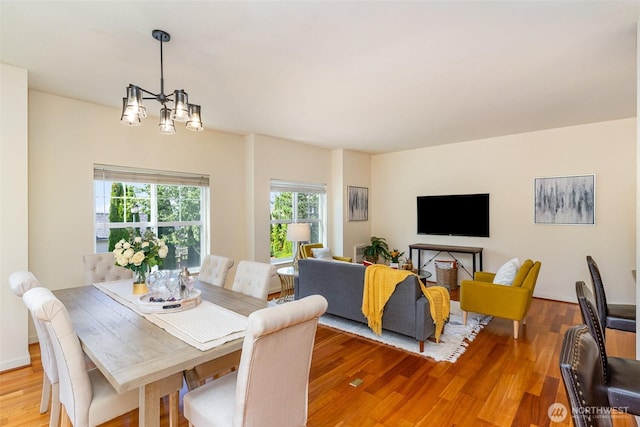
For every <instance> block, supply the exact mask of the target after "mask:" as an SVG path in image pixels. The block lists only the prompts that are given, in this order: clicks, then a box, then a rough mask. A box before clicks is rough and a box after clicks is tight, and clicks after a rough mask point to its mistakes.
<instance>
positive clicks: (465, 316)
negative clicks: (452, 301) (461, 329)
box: [462, 311, 467, 326]
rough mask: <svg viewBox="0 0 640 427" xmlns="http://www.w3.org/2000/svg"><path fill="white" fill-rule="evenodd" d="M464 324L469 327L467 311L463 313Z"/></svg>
mask: <svg viewBox="0 0 640 427" xmlns="http://www.w3.org/2000/svg"><path fill="white" fill-rule="evenodd" d="M462 324H463V325H464V326H467V312H466V311H463V312H462Z"/></svg>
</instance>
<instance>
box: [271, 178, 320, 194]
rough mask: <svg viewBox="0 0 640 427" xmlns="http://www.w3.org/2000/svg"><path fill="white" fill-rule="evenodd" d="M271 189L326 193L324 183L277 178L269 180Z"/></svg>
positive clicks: (276, 190) (290, 191)
mask: <svg viewBox="0 0 640 427" xmlns="http://www.w3.org/2000/svg"><path fill="white" fill-rule="evenodd" d="M271 191H273V192H281V193H285V192H289V193H316V194H326V193H327V185H326V184H315V183H312V182H296V181H284V180H279V179H272V180H271Z"/></svg>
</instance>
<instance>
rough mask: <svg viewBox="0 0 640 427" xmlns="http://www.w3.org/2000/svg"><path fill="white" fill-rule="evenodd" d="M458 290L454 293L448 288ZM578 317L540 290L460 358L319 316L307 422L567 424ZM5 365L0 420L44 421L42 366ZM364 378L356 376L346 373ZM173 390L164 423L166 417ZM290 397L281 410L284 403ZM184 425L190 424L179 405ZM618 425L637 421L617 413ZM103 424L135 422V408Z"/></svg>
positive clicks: (618, 339)
mask: <svg viewBox="0 0 640 427" xmlns="http://www.w3.org/2000/svg"><path fill="white" fill-rule="evenodd" d="M452 297H453V298H454V299H455V298H456V295H455V293H454V294H453V295H452ZM580 322H581V318H580V312H579V308H578V305H577V304H570V303H563V302H557V301H549V300H541V299H534V301H533V303H532V305H531V308H530V310H529V316H528V318H527V324H526V326H524V327H523V329H522V330H521V335H520V338H519V339H518V340H514V339H513V337H512V335H511V334H512V323H511V322H510V321H507V320H504V319H497V318H496V319H493V320H492V321H491V323H490V324H489V325H488V326H487V327H485V329H483V331H482V332H480V334H478V336H477V338H476V339H475V340H474V341H473V343H471V345H469V347H468V350H467V351H466V353H464V354H463V355H462V356H461V357H460V359H458V361H457V362H456V363H448V362H434V361H432V360H431V359H427V358H422V357H419V356H415V355H412V354H409V353H406V352H403V351H401V350H396V349H393V348H390V347H386V346H384V345H380V344H377V343H373V342H371V341H367V340H365V339H362V338H358V337H354V336H351V335H347V334H344V333H341V332H338V331H335V330H333V329H330V328H327V327H324V326H319V327H318V332H317V335H316V342H315V348H314V354H313V362H312V366H311V374H310V384H309V420H308V426H309V427H325V426H341V427H347V426H353V427H362V426H435V427H445V426H447V427H448V426H474V427H476V426H479V427H482V426H527V427H531V426H550V425H554V426H569V425H572V423H571V421H570V419H569V418H570V417H569V418H567V419H565V420H564V421H563V422H561V423H551V421H550V419H549V417H548V415H547V409H548V408H549V406H550V405H551V404H552V403H555V402H558V403H562V404H564V405H566V406H567V407H568V403H567V398H566V395H565V391H564V385H563V383H562V379H561V377H560V371H559V368H558V359H559V352H560V347H561V343H562V336H563V334H564V332H565V331H566V329H567V328H568V327H570V326H572V325H575V324H578V323H580ZM29 350H30V352H31V356H32V365H31V366H28V367H24V368H20V369H16V370H13V371H10V372H5V373H2V374H0V425H2V426H25V425H28V426H46V425H48V414H42V415H41V414H39V411H38V407H39V401H40V391H41V387H42V366H41V364H40V351H39V348H38V346H37V345H32V346H30V348H29ZM607 350H608V353H609V354H610V355H617V356H621V357H628V358H635V334H632V333H628V332H618V331H613V330H607ZM354 379H361V380H362V381H363V382H362V384H361V385H360V386H358V387H354V386H352V385H350V383H351V382H352V381H353V380H354ZM184 392H185V389H183V392H182V393H184ZM168 404H169V402H168V398H166V399H164V401H163V405H162V420H161V421H162V425H163V426H168V425H169V417H168V412H167V411H168ZM286 408H287V404H286V402H283V403H282V410H283V411H284V410H286ZM180 411H181V413H180V426H181V427H182V426H185V427H186V426H188V422H187V421H186V419H185V418H184V417H183V416H182V406H180ZM614 422H615V424H614V425H616V426H635V425H636V423H635V420H634V419H633V417H631V416H629V415H622V414H620V415H617V416H616V417H615V418H614ZM104 425H105V426H137V425H138V411H137V410H136V411H133V412H130V413H129V414H126V415H124V416H122V417H120V418H118V419H116V420H113V421H111V422H109V423H107V424H104Z"/></svg>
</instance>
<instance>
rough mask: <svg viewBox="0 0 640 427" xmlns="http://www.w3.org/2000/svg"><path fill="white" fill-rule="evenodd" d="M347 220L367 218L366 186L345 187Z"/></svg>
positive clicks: (363, 219) (367, 199)
mask: <svg viewBox="0 0 640 427" xmlns="http://www.w3.org/2000/svg"><path fill="white" fill-rule="evenodd" d="M347 190H348V191H347V198H348V203H349V221H367V220H369V189H368V188H367V187H352V186H348V187H347Z"/></svg>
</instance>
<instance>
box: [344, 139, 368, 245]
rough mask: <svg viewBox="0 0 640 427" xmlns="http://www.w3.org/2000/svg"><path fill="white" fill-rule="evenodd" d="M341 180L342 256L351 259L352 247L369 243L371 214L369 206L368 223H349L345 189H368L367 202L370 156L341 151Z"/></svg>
mask: <svg viewBox="0 0 640 427" xmlns="http://www.w3.org/2000/svg"><path fill="white" fill-rule="evenodd" d="M341 159H342V165H343V167H342V171H341V173H342V179H343V187H342V189H343V195H342V200H343V206H344V209H343V215H342V221H343V224H344V233H343V235H342V240H343V253H342V254H343V255H344V256H348V257H353V247H354V246H355V245H358V244H360V243H369V242H370V238H371V236H372V233H371V218H372V216H373V213H372V211H371V205H369V220H368V221H349V212H348V209H349V202H348V199H347V197H348V191H347V187H349V186H353V187H365V188H368V189H369V200H371V194H372V193H373V189H372V188H371V156H370V155H368V154H364V153H359V152H355V151H347V150H341Z"/></svg>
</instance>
